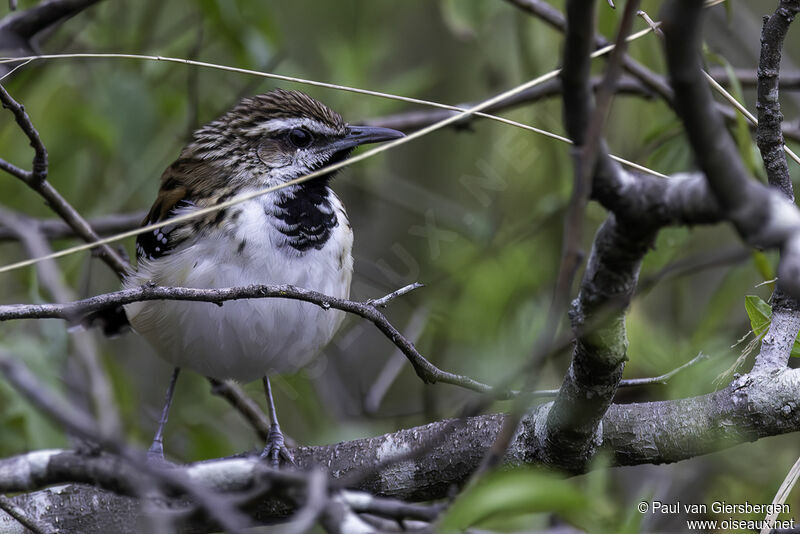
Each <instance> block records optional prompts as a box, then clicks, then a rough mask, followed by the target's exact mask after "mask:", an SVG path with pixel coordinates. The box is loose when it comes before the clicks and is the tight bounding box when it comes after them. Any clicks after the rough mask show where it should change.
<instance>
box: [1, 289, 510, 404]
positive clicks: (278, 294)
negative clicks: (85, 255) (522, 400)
mask: <svg viewBox="0 0 800 534" xmlns="http://www.w3.org/2000/svg"><path fill="white" fill-rule="evenodd" d="M418 287H421V284H411V285H410V286H408V287H405V288H402V289H400V290H398V291H396V292H394V293H391V294H390V295H387V296H386V297H383V298H381V299H378V300H377V301H375V302H376V303H377V305H376V304H373V303H370V302H356V301H353V300H346V299H340V298H336V297H330V296H328V295H323V294H322V293H318V292H316V291H310V290H308V289H302V288H299V287H295V286H291V285H263V284H254V285H249V286H243V287H229V288H223V289H197V288H190V287H160V286H142V287H137V288H132V289H125V290H122V291H116V292H113V293H106V294H103V295H97V296H95V297H90V298H87V299H83V300H78V301H74V302H68V303H65V304H6V305H0V321H8V320H14V319H64V320H67V321H70V322H72V323H77V322H80V320H81V319H82V318H83V317H85V316H86V315H87V314H89V313H91V312H96V311H99V310H105V309H111V308H116V307H117V306H120V305H123V304H130V303H131V302H138V301H145V300H185V301H193V302H210V303H214V304H219V305H222V304H223V303H224V302H226V301H229V300H239V299H251V298H286V299H291V300H302V301H305V302H310V303H312V304H316V305H317V306H320V307H322V308H324V309H329V308H334V309H337V310H342V311H345V312H348V313H352V314H354V315H358V316H359V317H363V318H364V319H367V320H368V321H370V322H371V323H372V324H374V325H375V326H376V327H377V328H378V330H380V331H381V332H382V333H383V334H384V335H385V336H386V337H387V338H389V340H390V341H391V342H392V343H394V344H395V345H396V346H397V348H399V349H400V350H401V351H402V352H403V354H405V356H406V357H407V358H408V359H409V361H410V362H411V364H412V365H413V366H414V370H415V371H416V373H417V375H418V376H419V377H420V378H421V379H422V380H423V381H424V382H426V383H429V384H433V383H436V382H442V383H444V384H452V385H456V386H461V387H463V388H466V389H470V390H472V391H476V392H478V393H485V394H488V395H493V396H495V397H496V398H499V399H505V398H509V397H510V396H511V395H512V393H511V392H510V391H505V390H496V389H495V388H493V387H491V386H489V385H486V384H483V383H481V382H478V381H476V380H473V379H471V378H469V377H468V376H463V375H457V374H454V373H448V372H446V371H442V370H441V369H439V368H438V367H436V366H435V365H433V364H432V363H430V362H429V361H428V360H426V359H425V357H424V356H422V354H420V353H419V351H417V349H416V347H414V344H413V343H411V342H410V341H409V340H408V339H406V338H405V336H403V335H402V334H401V333H400V332H399V331H398V330H397V329H396V328H395V327H394V326H393V325H392V324H391V323H390V322H389V320H388V319H387V318H386V316H385V315H383V313H381V312H380V310H379V309H378V307H377V306H378V305H383V304H386V303H387V302H388V301H389V300H391V299H392V298H394V297H395V296H398V295H400V294H405V293H408V292H410V291H412V290H414V289H416V288H418Z"/></svg>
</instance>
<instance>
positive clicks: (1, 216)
mask: <svg viewBox="0 0 800 534" xmlns="http://www.w3.org/2000/svg"><path fill="white" fill-rule="evenodd" d="M0 224H2V225H3V226H5V227H6V228H8V229H9V230H10V231H12V232H14V233H15V234H16V236H17V238H18V239H19V240H20V241H21V242H22V244H23V246H24V247H25V249H26V251H27V253H28V255H30V256H33V257H39V256H46V255H47V254H49V253H50V252H51V249H50V246H49V244H48V243H47V241H46V240H45V239H44V237H43V236H42V235H41V234H39V233H38V231H37V230H36V225H35V224H34V223H33V222H32V220H31V219H30V218H29V217H25V216H23V215H20V214H16V213H12V212H10V211H7V210H4V209H2V208H0ZM37 273H38V275H39V279H40V280H41V283H42V286H44V287H45V288H46V289H47V291H48V292H49V293H50V296H51V298H53V299H55V300H56V301H58V302H69V301H71V300H74V299H75V293H74V292H73V291H72V289H71V288H70V287H69V286H67V284H66V283H65V282H64V279H63V276H62V273H61V271H60V270H59V268H58V265H57V264H56V262H54V261H45V262H42V263H40V264H38V265H37ZM72 341H73V345H74V349H75V354H76V355H77V357H78V360H79V361H80V364H81V365H82V366H83V368H84V371H85V373H86V378H87V380H88V384H82V385H81V389H86V390H87V392H88V393H89V396H90V398H91V402H92V407H93V408H94V412H95V413H96V414H97V418H98V424H99V425H100V429H101V430H102V431H103V433H104V434H108V435H111V434H115V433H118V432H120V429H121V424H120V418H119V413H118V411H117V404H116V402H115V400H114V393H113V391H112V389H111V382H110V380H109V379H108V375H107V374H106V372H105V369H104V368H103V365H102V363H101V362H100V355H99V351H98V350H97V344H96V343H95V340H94V338H93V337H92V334H91V333H90V332H76V333H75V335H74V336H72Z"/></svg>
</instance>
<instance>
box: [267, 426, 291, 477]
mask: <svg viewBox="0 0 800 534" xmlns="http://www.w3.org/2000/svg"><path fill="white" fill-rule="evenodd" d="M260 458H261V459H263V460H267V461H269V464H270V467H272V468H273V469H279V468H280V465H281V459H283V461H284V462H285V463H287V464H290V465H292V466H294V465H295V463H294V457H293V456H292V453H291V452H289V449H288V448H286V442H285V440H284V438H283V432H281V427H280V426H278V425H277V424H275V425H272V426H271V427H270V428H269V434H268V435H267V443H266V445H264V450H263V451H262V452H261V455H260Z"/></svg>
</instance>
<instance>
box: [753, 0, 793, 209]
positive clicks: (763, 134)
mask: <svg viewBox="0 0 800 534" xmlns="http://www.w3.org/2000/svg"><path fill="white" fill-rule="evenodd" d="M798 11H800V1H798V0H781V2H780V3H779V4H778V9H776V10H775V13H773V14H772V16H771V17H769V18H768V19H766V20H765V22H764V28H763V30H762V32H761V56H760V58H759V62H758V101H757V102H756V109H757V110H758V129H757V130H756V132H757V135H756V142H757V144H758V149H759V150H760V151H761V158H762V159H763V160H764V168H765V169H766V171H767V178H768V179H769V183H770V184H771V185H773V186H774V187H777V188H778V189H779V190H780V191H781V192H782V193H783V194H784V195H786V196H787V197H788V198H789V199H791V200H794V192H793V191H792V178H791V176H789V166H788V165H787V163H786V154H785V153H784V151H783V144H784V142H783V134H782V132H781V123H782V122H783V115H782V114H781V104H780V101H779V99H778V95H779V92H778V77H779V73H780V68H781V50H782V49H783V40H784V38H785V37H786V32H788V31H789V25H790V24H791V23H792V21H793V20H794V17H795V15H797V13H798Z"/></svg>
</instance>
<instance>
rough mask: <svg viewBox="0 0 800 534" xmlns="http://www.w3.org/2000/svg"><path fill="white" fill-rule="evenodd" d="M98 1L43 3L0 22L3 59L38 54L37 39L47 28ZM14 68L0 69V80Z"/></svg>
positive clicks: (79, 0)
mask: <svg viewBox="0 0 800 534" xmlns="http://www.w3.org/2000/svg"><path fill="white" fill-rule="evenodd" d="M98 1H99V0H45V1H43V2H40V3H39V4H37V5H35V6H33V7H31V8H29V9H26V10H25V11H20V12H16V13H11V14H9V15H6V16H5V17H3V18H2V19H0V49H2V50H3V51H4V55H6V56H14V57H16V56H28V55H31V54H35V53H38V50H37V47H36V44H35V43H36V38H37V37H38V36H39V35H41V34H42V32H44V31H45V30H47V29H48V28H52V27H53V26H54V25H56V24H58V23H60V22H62V21H64V20H66V19H68V18H70V17H72V16H74V15H77V14H78V13H80V12H81V11H83V10H84V9H86V8H88V7H90V6H92V5H94V4H96V3H97V2H98ZM12 67H13V64H11V63H8V64H4V65H0V76H2V75H3V74H6V73H7V72H8V71H9V70H10V69H11V68H12Z"/></svg>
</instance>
